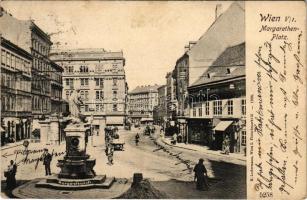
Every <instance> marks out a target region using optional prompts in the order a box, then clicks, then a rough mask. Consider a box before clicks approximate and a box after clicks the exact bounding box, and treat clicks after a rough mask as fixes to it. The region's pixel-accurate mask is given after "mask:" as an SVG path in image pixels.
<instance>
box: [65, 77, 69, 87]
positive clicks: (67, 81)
mask: <svg viewBox="0 0 307 200" xmlns="http://www.w3.org/2000/svg"><path fill="white" fill-rule="evenodd" d="M65 82H66V85H67V86H69V78H67V79H65Z"/></svg>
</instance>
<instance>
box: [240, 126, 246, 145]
mask: <svg viewBox="0 0 307 200" xmlns="http://www.w3.org/2000/svg"><path fill="white" fill-rule="evenodd" d="M241 133H242V142H241V144H242V145H244V146H245V145H246V130H242V131H241Z"/></svg>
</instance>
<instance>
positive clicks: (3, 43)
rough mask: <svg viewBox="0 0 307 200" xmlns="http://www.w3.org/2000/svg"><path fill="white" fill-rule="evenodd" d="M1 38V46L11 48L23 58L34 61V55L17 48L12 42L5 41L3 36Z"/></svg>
mask: <svg viewBox="0 0 307 200" xmlns="http://www.w3.org/2000/svg"><path fill="white" fill-rule="evenodd" d="M0 38H1V46H3V47H6V48H9V49H10V50H11V51H14V52H15V53H17V54H19V55H22V56H23V57H25V58H27V59H29V60H32V55H31V54H30V53H29V52H27V51H26V50H24V49H22V48H21V47H19V46H17V45H16V44H14V43H12V42H11V41H9V40H7V39H5V38H4V37H2V35H1V34H0Z"/></svg>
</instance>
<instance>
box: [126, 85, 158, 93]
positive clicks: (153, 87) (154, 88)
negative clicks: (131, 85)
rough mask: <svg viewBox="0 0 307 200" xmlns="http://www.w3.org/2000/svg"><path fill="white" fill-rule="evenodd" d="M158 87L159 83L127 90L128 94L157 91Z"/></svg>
mask: <svg viewBox="0 0 307 200" xmlns="http://www.w3.org/2000/svg"><path fill="white" fill-rule="evenodd" d="M159 87H160V85H145V86H137V87H136V88H135V89H134V90H132V91H131V92H129V94H138V93H148V92H149V91H150V90H151V91H152V92H158V88H159Z"/></svg>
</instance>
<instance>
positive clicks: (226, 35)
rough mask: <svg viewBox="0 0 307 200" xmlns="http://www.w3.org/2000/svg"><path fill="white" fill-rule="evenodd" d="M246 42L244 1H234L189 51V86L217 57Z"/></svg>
mask: <svg viewBox="0 0 307 200" xmlns="http://www.w3.org/2000/svg"><path fill="white" fill-rule="evenodd" d="M242 42H245V10H244V2H242V3H240V2H234V3H232V4H231V5H230V7H229V8H228V9H227V10H226V11H225V12H223V13H222V14H221V15H220V16H219V17H218V18H217V19H216V20H215V21H214V22H213V23H212V25H211V26H210V27H209V28H208V29H207V31H206V32H205V33H204V34H203V35H202V36H201V37H200V38H199V40H198V41H197V43H196V44H195V45H193V47H192V48H191V49H190V50H189V51H188V52H187V54H188V55H189V83H188V84H189V86H190V85H194V83H195V81H197V79H198V78H199V75H201V74H202V73H204V72H205V71H207V70H208V68H209V67H210V66H211V65H212V64H213V62H214V61H215V60H216V58H217V57H218V56H219V55H220V54H221V53H222V52H223V51H224V50H225V49H226V48H227V47H230V46H235V45H238V44H241V43H242Z"/></svg>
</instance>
